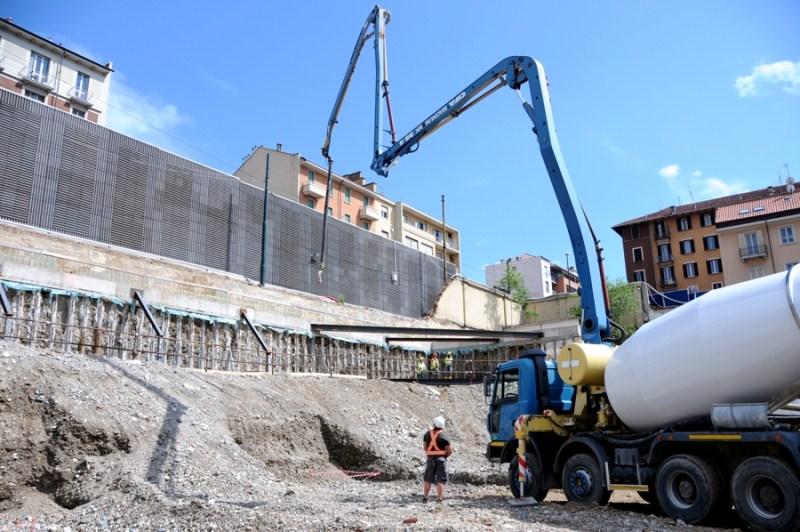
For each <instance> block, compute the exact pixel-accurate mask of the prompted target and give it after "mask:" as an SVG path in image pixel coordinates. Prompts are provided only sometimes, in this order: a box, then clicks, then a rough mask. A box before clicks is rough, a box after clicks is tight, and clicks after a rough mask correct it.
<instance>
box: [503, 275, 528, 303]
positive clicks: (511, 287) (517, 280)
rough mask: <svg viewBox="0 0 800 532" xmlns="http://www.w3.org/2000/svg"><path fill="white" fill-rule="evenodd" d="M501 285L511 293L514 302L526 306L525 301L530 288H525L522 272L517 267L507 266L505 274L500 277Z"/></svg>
mask: <svg viewBox="0 0 800 532" xmlns="http://www.w3.org/2000/svg"><path fill="white" fill-rule="evenodd" d="M500 286H501V287H503V289H504V290H506V291H507V292H508V293H509V294H511V300H512V301H513V302H514V303H517V304H518V305H519V306H521V307H522V308H525V302H526V301H527V300H528V289H527V288H525V283H524V282H523V281H522V274H521V273H519V271H517V269H516V268H514V267H513V266H510V267H508V268H506V273H505V275H503V278H502V279H500Z"/></svg>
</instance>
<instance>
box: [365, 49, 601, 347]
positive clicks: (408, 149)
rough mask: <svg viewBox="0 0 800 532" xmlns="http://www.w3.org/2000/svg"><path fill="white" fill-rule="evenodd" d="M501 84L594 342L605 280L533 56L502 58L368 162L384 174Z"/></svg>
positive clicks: (587, 337) (584, 332)
mask: <svg viewBox="0 0 800 532" xmlns="http://www.w3.org/2000/svg"><path fill="white" fill-rule="evenodd" d="M526 82H527V83H528V86H529V89H530V95H531V101H530V102H528V101H526V100H525V98H524V97H523V96H522V94H521V93H520V88H521V87H522V85H523V84H525V83H526ZM504 85H505V86H508V87H509V88H511V89H513V90H515V91H516V92H517V95H519V97H520V99H521V100H522V106H523V108H524V109H525V112H526V113H528V116H529V117H530V119H531V121H532V122H533V132H534V134H536V138H537V139H538V141H539V150H540V151H541V154H542V159H543V160H544V164H545V167H546V168H547V174H548V175H549V176H550V182H551V184H552V185H553V189H554V191H555V193H556V197H557V199H558V205H559V207H560V208H561V212H562V214H563V216H564V221H565V222H566V224H567V231H568V233H569V238H570V240H571V242H572V249H573V253H574V254H575V259H576V268H577V270H578V276H579V277H580V280H581V307H582V319H583V321H582V323H581V336H582V337H583V340H584V341H586V342H589V343H600V342H601V341H602V340H603V339H604V338H607V337H610V336H611V334H610V326H609V320H608V315H607V309H606V303H605V287H604V282H605V280H604V279H603V276H602V275H601V272H600V260H602V259H601V257H599V256H596V255H595V253H593V252H592V251H591V250H593V249H594V248H595V243H594V241H593V240H592V239H591V237H590V235H591V231H590V229H589V225H588V223H587V220H586V217H585V216H584V214H583V210H582V208H581V206H580V202H579V201H578V196H577V194H576V193H575V188H574V187H573V185H572V180H571V179H570V177H569V173H568V172H567V167H566V165H565V164H564V158H563V156H562V154H561V148H560V147H559V145H558V137H557V136H556V130H555V125H554V122H553V111H552V108H551V107H550V94H549V92H548V89H547V78H546V77H545V73H544V69H543V68H542V65H541V64H540V63H539V62H538V61H536V60H534V59H532V58H530V57H525V56H514V57H507V58H506V59H503V60H502V61H500V62H499V63H497V64H496V65H495V66H494V67H492V68H491V69H490V70H489V71H488V72H486V73H485V74H483V75H482V76H481V77H480V78H478V79H477V80H476V81H474V82H473V83H472V84H470V85H469V86H467V87H466V88H465V89H464V90H462V91H461V92H459V93H458V94H456V95H455V96H454V97H453V98H451V99H450V100H449V101H448V102H447V103H446V104H444V105H443V106H442V107H440V108H439V109H438V110H436V112H434V113H433V114H432V115H430V116H429V117H428V118H426V119H425V120H423V121H422V122H421V123H420V124H418V125H417V126H416V127H415V128H414V129H412V130H411V131H410V132H409V133H407V134H406V135H404V136H402V137H401V138H400V140H398V141H397V142H394V143H393V144H392V145H391V146H390V147H388V148H387V149H386V150H385V151H379V150H376V154H375V157H374V159H373V161H372V165H371V168H372V169H373V170H374V171H375V172H376V173H378V174H380V175H382V176H386V175H388V172H389V167H390V166H391V165H392V164H394V163H395V162H396V161H397V159H398V158H400V157H402V156H403V155H406V154H408V153H413V152H414V151H416V150H417V148H418V146H419V143H420V141H422V139H424V138H425V137H427V136H428V135H430V134H431V133H433V132H434V131H436V130H437V129H439V128H440V127H442V126H443V125H445V124H446V123H448V122H449V121H450V120H452V119H454V118H456V117H458V116H459V115H460V114H461V113H463V112H464V111H466V110H467V109H469V108H470V107H472V106H473V105H475V104H476V103H478V102H479V101H481V100H483V99H484V98H486V97H487V96H489V95H490V94H492V93H493V92H495V91H496V90H498V89H499V88H501V87H503V86H504ZM598 255H599V254H598Z"/></svg>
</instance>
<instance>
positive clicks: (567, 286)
mask: <svg viewBox="0 0 800 532" xmlns="http://www.w3.org/2000/svg"><path fill="white" fill-rule="evenodd" d="M564 255H565V256H566V258H567V282H566V283H565V285H566V286H564V288H565V290H566V291H567V293H569V289H570V278H569V255H570V253H569V251H567V252H565V253H564Z"/></svg>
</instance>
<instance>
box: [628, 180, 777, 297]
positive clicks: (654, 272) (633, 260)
mask: <svg viewBox="0 0 800 532" xmlns="http://www.w3.org/2000/svg"><path fill="white" fill-rule="evenodd" d="M779 189H780V187H767V188H763V189H759V190H755V191H752V192H744V193H740V194H732V195H730V196H724V197H720V198H714V199H710V200H706V201H701V202H697V203H691V204H686V205H677V206H671V207H667V208H666V209H662V210H660V211H656V212H653V213H650V214H647V215H645V216H640V217H638V218H634V219H632V220H628V221H625V222H622V223H620V224H617V225H615V226H614V227H613V229H614V231H616V232H617V234H619V235H620V236H621V237H622V245H623V251H624V254H625V269H626V274H627V278H628V281H631V282H633V281H641V282H647V283H649V284H651V285H653V286H655V287H656V288H658V289H659V290H662V291H674V290H686V291H688V292H698V291H699V292H705V291H707V290H712V289H714V288H720V287H722V286H724V285H725V284H726V283H727V282H728V281H727V279H726V275H725V270H726V268H728V267H730V266H731V265H732V263H731V260H730V255H729V254H728V255H726V254H725V253H723V250H722V238H721V232H720V228H719V227H718V225H717V224H718V220H717V216H718V215H719V213H720V212H722V210H723V209H724V208H727V207H729V206H733V205H737V204H739V203H742V202H749V201H757V200H762V199H764V198H770V197H772V196H775V195H777V194H779V193H780V191H779ZM724 212H727V211H724ZM726 216H727V215H726ZM726 256H727V258H726ZM737 260H738V259H737ZM734 282H738V281H734Z"/></svg>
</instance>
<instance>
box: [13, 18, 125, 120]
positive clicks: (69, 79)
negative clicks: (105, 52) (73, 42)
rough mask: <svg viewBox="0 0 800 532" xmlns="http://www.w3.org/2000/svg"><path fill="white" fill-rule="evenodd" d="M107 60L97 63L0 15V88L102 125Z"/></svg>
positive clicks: (108, 75)
mask: <svg viewBox="0 0 800 532" xmlns="http://www.w3.org/2000/svg"><path fill="white" fill-rule="evenodd" d="M112 72H113V69H112V67H111V63H106V64H100V63H98V62H96V61H94V60H92V59H89V58H88V57H85V56H83V55H81V54H79V53H77V52H74V51H72V50H69V49H67V48H64V47H63V46H61V45H59V44H56V43H54V42H53V41H51V40H49V39H46V38H44V37H41V36H39V35H37V34H35V33H33V32H31V31H29V30H27V29H25V28H23V27H21V26H18V25H17V24H15V23H14V22H13V21H12V20H11V19H0V88H2V89H5V90H8V91H11V92H14V93H17V94H21V95H23V96H26V97H27V98H30V99H31V100H36V101H38V102H41V103H43V104H45V105H50V106H51V107H55V108H56V109H60V110H61V111H64V112H67V113H71V114H73V115H76V116H79V117H81V118H85V119H86V120H89V121H91V122H97V123H99V124H101V125H102V124H104V123H105V113H106V106H107V102H108V93H109V87H110V84H111V73H112Z"/></svg>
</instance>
